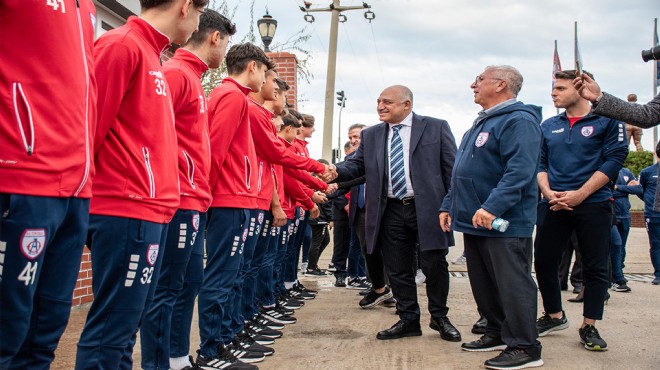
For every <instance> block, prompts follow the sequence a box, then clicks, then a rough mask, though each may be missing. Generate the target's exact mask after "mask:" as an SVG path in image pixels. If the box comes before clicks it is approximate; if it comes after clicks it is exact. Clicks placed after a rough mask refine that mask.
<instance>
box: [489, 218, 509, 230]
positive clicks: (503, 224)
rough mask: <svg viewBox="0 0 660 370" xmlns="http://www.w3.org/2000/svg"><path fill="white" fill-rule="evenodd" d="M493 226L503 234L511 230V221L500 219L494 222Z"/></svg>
mask: <svg viewBox="0 0 660 370" xmlns="http://www.w3.org/2000/svg"><path fill="white" fill-rule="evenodd" d="M491 226H493V229H495V230H497V231H499V232H501V233H503V232H505V231H506V229H508V228H509V221H507V220H505V219H503V218H499V217H498V218H496V219H494V220H493V223H492V224H491Z"/></svg>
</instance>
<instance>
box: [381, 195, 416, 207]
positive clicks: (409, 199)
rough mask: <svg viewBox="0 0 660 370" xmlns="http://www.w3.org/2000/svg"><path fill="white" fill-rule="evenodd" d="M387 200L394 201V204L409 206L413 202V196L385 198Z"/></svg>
mask: <svg viewBox="0 0 660 370" xmlns="http://www.w3.org/2000/svg"><path fill="white" fill-rule="evenodd" d="M387 201H388V202H392V203H396V204H401V205H404V206H409V205H411V204H415V197H414V196H412V197H405V198H403V199H399V198H387Z"/></svg>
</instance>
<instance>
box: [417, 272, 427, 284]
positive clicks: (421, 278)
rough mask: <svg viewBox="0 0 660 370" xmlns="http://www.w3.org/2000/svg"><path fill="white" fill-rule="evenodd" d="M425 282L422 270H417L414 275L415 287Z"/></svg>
mask: <svg viewBox="0 0 660 370" xmlns="http://www.w3.org/2000/svg"><path fill="white" fill-rule="evenodd" d="M425 281H426V275H424V272H422V269H418V270H417V275H415V283H416V284H417V285H422V284H424V282H425Z"/></svg>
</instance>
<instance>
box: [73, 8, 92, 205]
mask: <svg viewBox="0 0 660 370" xmlns="http://www.w3.org/2000/svg"><path fill="white" fill-rule="evenodd" d="M76 8H77V9H76V15H77V17H78V31H79V34H80V49H81V51H82V58H83V65H84V66H85V172H84V174H83V178H82V180H81V181H80V186H78V190H76V192H75V193H74V194H73V196H74V197H77V196H78V195H79V194H80V192H81V191H82V190H83V188H84V187H85V184H86V183H87V179H88V178H89V167H90V162H91V155H90V151H91V148H90V145H89V66H88V65H87V52H86V51H85V36H84V35H83V25H82V20H81V17H80V2H79V1H78V0H76Z"/></svg>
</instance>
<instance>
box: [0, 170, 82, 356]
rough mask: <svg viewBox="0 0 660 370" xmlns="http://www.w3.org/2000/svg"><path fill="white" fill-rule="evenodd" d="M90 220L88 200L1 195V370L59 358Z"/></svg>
mask: <svg viewBox="0 0 660 370" xmlns="http://www.w3.org/2000/svg"><path fill="white" fill-rule="evenodd" d="M0 181H11V180H10V179H3V180H0ZM88 220H89V199H80V198H55V197H37V196H29V195H18V194H0V267H1V269H0V369H47V368H48V367H49V366H50V363H51V362H52V361H53V359H54V358H55V348H57V343H58V342H59V340H60V337H61V336H62V333H64V329H65V328H66V324H67V322H68V321H69V313H70V312H71V301H72V293H73V289H74V287H75V286H76V279H77V278H78V271H79V270H80V257H81V255H82V249H83V246H84V245H85V236H86V235H87V224H88Z"/></svg>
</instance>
